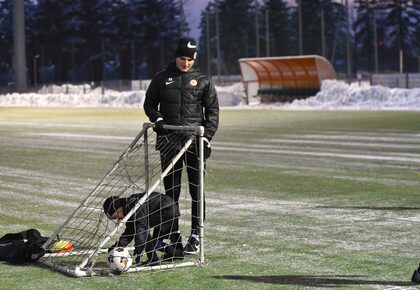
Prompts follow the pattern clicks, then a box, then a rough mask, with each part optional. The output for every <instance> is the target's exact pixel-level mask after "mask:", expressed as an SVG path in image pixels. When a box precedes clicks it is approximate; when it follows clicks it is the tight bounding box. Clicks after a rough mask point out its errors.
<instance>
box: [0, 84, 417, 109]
mask: <svg viewBox="0 0 420 290" xmlns="http://www.w3.org/2000/svg"><path fill="white" fill-rule="evenodd" d="M216 91H217V93H218V97H219V103H220V105H221V106H222V107H238V106H245V103H244V100H245V93H244V88H243V85H242V83H235V84H233V85H231V86H224V87H219V86H216ZM144 97H145V91H143V90H138V91H126V92H119V91H113V90H105V91H104V93H103V92H102V89H101V88H92V87H90V86H89V85H84V86H71V85H63V86H52V87H48V88H42V89H41V90H40V91H39V92H38V93H26V94H17V93H12V94H5V95H0V106H43V107H142V106H143V102H144ZM255 105H256V106H258V107H270V108H279V109H320V110H337V109H350V110H351V109H354V110H420V88H416V89H390V88H387V87H382V86H362V87H360V86H358V85H357V84H352V85H348V84H346V83H344V82H342V81H334V80H326V81H324V82H323V83H322V86H321V91H320V92H319V93H318V94H317V95H316V96H314V97H310V98H307V99H304V100H296V101H293V102H292V103H287V104H284V103H272V104H264V105H262V104H255Z"/></svg>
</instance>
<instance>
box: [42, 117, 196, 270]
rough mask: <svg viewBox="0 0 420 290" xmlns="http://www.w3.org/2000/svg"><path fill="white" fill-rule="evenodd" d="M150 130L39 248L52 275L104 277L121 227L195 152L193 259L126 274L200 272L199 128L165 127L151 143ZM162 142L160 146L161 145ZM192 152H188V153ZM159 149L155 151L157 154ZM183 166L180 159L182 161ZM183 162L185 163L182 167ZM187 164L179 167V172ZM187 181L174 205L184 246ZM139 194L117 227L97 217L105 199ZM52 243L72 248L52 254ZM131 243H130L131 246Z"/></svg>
mask: <svg viewBox="0 0 420 290" xmlns="http://www.w3.org/2000/svg"><path fill="white" fill-rule="evenodd" d="M152 128H153V125H152V124H148V123H146V124H144V125H143V130H142V131H141V132H140V133H139V134H138V135H137V136H136V138H135V139H134V140H133V141H132V143H131V144H130V146H129V147H128V148H127V149H126V151H125V152H123V154H121V156H120V157H119V159H118V160H117V161H116V162H115V163H114V165H113V166H112V168H111V170H109V172H108V173H107V174H106V175H105V176H104V177H103V178H102V180H101V181H100V182H99V183H98V185H97V186H96V187H95V188H94V189H93V190H92V192H91V193H90V194H89V195H88V196H87V197H86V198H85V199H84V200H83V201H82V202H81V203H80V205H79V206H78V207H77V208H76V209H75V210H74V212H73V213H72V214H71V215H70V216H69V217H68V218H67V220H66V221H65V222H64V223H63V224H62V225H61V226H60V227H59V228H58V229H57V230H56V231H55V232H54V234H53V235H52V236H51V237H50V238H49V239H48V241H47V242H45V244H44V245H43V248H44V249H45V251H46V254H45V255H44V256H43V257H42V258H40V259H39V260H38V261H39V262H40V263H41V264H43V265H46V266H47V267H50V268H52V269H54V270H57V271H60V272H63V273H65V274H68V275H70V276H74V277H86V276H95V275H110V274H112V273H110V271H109V270H108V265H107V250H108V248H109V247H111V246H112V245H113V244H114V243H115V242H116V241H117V240H118V238H119V236H120V235H121V233H122V232H123V230H124V225H125V223H126V222H127V220H129V218H130V217H131V216H132V215H133V214H134V213H135V212H136V210H137V209H138V208H139V207H140V206H141V205H142V204H143V203H144V202H145V201H146V199H147V197H148V196H149V195H150V194H151V193H152V192H154V191H158V192H161V193H165V188H164V185H163V179H164V177H165V176H167V175H169V174H170V173H171V171H173V170H174V165H175V164H176V163H177V161H179V160H180V159H184V157H185V154H186V153H187V151H189V150H192V148H194V146H198V151H196V152H198V176H199V178H198V179H199V184H194V185H193V186H197V187H198V190H199V197H198V199H199V200H198V203H199V210H198V218H199V241H200V245H199V253H198V254H196V255H185V257H184V259H182V260H174V261H162V262H160V263H159V264H158V265H155V266H142V265H140V266H137V265H133V266H132V267H131V268H130V269H129V270H128V271H127V272H129V273H130V272H142V271H150V270H163V269H170V268H177V267H187V266H201V265H203V264H204V247H203V241H204V218H203V214H202V213H203V212H204V149H203V148H204V147H203V146H204V141H203V140H204V138H203V134H204V128H203V127H202V126H197V127H195V126H169V125H165V126H164V128H165V129H167V130H169V132H170V133H169V134H167V135H164V136H160V137H159V138H158V137H157V135H156V133H155V132H154V131H153V130H152ZM161 138H164V139H163V141H164V142H161V141H162V139H161ZM196 148H197V147H195V148H194V150H197V149H196ZM157 149H159V150H157ZM169 151H171V154H172V155H173V156H175V157H174V158H173V159H172V161H171V162H170V164H169V166H167V167H166V168H162V165H161V156H160V155H161V154H162V152H169ZM184 160H185V159H184ZM184 162H186V161H184ZM186 167H188V164H185V166H184V170H185V168H186ZM186 182H187V178H186V177H185V174H184V176H183V177H182V184H181V187H182V192H181V197H180V199H179V208H180V211H181V216H180V218H179V228H180V232H181V234H182V236H183V239H184V240H183V241H184V245H185V242H186V240H187V238H188V236H189V234H190V218H191V198H190V196H189V194H188V188H189V186H190V185H189V184H186ZM140 192H141V193H145V195H144V196H143V197H142V198H141V199H140V200H139V201H138V202H137V203H136V205H135V207H134V208H132V210H131V211H130V212H129V213H127V215H126V216H125V217H124V219H122V220H121V221H118V220H111V219H109V218H108V217H107V216H106V215H105V213H104V211H103V208H102V207H103V203H104V201H105V199H106V198H108V197H109V196H119V197H128V196H130V195H132V194H135V193H140ZM56 241H67V242H70V243H71V244H72V246H73V247H72V249H71V250H69V251H63V252H60V251H58V252H57V250H56V249H54V247H53V245H54V243H55V242H56ZM133 243H134V242H133Z"/></svg>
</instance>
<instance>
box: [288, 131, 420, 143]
mask: <svg viewBox="0 0 420 290" xmlns="http://www.w3.org/2000/svg"><path fill="white" fill-rule="evenodd" d="M384 134H385V133H384ZM388 135H391V134H388ZM282 136H283V137H289V138H299V139H341V140H360V141H366V140H373V141H386V142H398V143H400V142H414V143H418V144H420V137H419V136H418V135H416V134H398V135H393V136H392V137H391V136H384V135H379V134H378V135H369V136H367V135H356V134H355V135H342V134H328V133H327V134H319V135H318V134H299V135H297V134H285V135H282Z"/></svg>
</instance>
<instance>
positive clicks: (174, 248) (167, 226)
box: [103, 192, 184, 266]
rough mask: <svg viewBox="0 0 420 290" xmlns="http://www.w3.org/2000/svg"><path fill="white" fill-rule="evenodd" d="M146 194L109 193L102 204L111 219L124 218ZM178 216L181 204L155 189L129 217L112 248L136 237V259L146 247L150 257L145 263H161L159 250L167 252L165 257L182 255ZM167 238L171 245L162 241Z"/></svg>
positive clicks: (165, 258)
mask: <svg viewBox="0 0 420 290" xmlns="http://www.w3.org/2000/svg"><path fill="white" fill-rule="evenodd" d="M144 195H145V193H144V192H143V193H138V194H133V195H130V196H129V197H128V198H124V197H118V196H111V197H108V198H107V199H106V200H105V202H104V204H103V208H104V212H105V214H106V215H107V216H108V218H110V219H118V220H122V219H123V218H124V217H125V216H126V215H127V214H128V213H129V212H130V210H131V209H132V208H134V207H135V205H136V203H137V202H138V201H139V200H140V199H141V198H142V197H143V196H144ZM179 216H180V212H179V208H178V205H177V204H176V203H175V202H174V200H173V199H172V198H171V197H169V196H167V195H165V194H162V193H159V192H152V193H151V194H150V195H149V196H148V197H147V199H146V200H145V202H144V203H143V204H142V205H141V206H140V207H139V208H138V209H137V210H136V211H135V212H134V213H133V215H132V216H131V217H130V218H129V219H128V220H127V222H126V227H125V230H124V232H123V233H122V235H121V236H120V238H119V239H118V242H116V243H115V244H114V245H113V246H112V247H111V248H110V250H111V249H112V248H114V247H126V246H127V245H128V244H129V243H130V242H131V241H132V240H133V239H134V244H135V249H134V256H135V260H136V263H140V258H141V254H142V253H143V251H144V250H146V254H147V258H148V260H147V262H145V263H143V264H146V265H149V266H153V265H156V264H158V263H159V258H158V256H157V254H156V250H161V251H164V252H165V254H164V255H163V257H162V260H175V259H183V257H184V251H183V245H182V241H181V234H180V233H179V229H178V223H177V222H175V221H176V220H177V218H178V217H179ZM152 229H153V235H152V233H151V230H152ZM166 238H169V239H170V244H168V245H164V244H162V241H163V239H166Z"/></svg>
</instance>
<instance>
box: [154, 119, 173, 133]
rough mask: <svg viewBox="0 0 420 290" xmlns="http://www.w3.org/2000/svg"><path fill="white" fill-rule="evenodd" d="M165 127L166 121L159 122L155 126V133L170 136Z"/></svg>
mask: <svg viewBox="0 0 420 290" xmlns="http://www.w3.org/2000/svg"><path fill="white" fill-rule="evenodd" d="M163 125H166V122H165V121H164V120H159V121H157V122H156V123H155V124H154V126H153V131H155V132H156V133H157V134H158V135H166V134H168V133H169V132H168V130H166V129H164V128H163Z"/></svg>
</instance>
